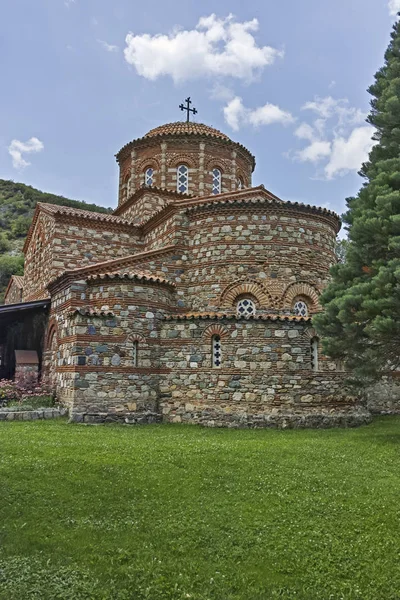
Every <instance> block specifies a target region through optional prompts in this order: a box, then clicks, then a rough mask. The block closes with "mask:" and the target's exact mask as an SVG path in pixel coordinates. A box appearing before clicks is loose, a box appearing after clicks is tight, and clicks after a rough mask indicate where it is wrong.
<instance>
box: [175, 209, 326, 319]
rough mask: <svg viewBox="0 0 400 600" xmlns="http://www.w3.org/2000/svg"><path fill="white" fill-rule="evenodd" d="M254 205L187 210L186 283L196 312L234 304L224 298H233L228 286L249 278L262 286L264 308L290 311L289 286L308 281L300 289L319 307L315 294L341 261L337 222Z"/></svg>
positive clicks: (313, 304)
mask: <svg viewBox="0 0 400 600" xmlns="http://www.w3.org/2000/svg"><path fill="white" fill-rule="evenodd" d="M250 206H251V207H250ZM250 206H249V205H247V204H243V205H242V206H240V207H231V206H229V205H228V206H226V205H223V206H221V207H215V208H211V209H206V208H204V209H199V210H196V211H195V210H192V211H190V212H189V213H188V215H189V216H190V227H189V231H188V240H189V249H188V250H189V255H190V261H189V263H188V266H187V271H186V276H185V284H186V286H187V297H188V301H189V302H190V303H191V306H192V308H193V310H215V309H218V308H220V307H221V306H225V308H229V302H228V303H226V302H225V295H227V296H228V297H229V298H231V297H232V294H231V293H230V291H229V286H231V287H234V286H235V285H236V284H237V285H238V286H240V284H241V283H242V282H243V281H245V280H248V281H251V282H255V283H256V284H257V286H258V287H259V294H258V296H259V298H261V297H262V298H263V301H262V302H261V305H263V308H269V309H277V310H279V309H284V308H285V309H288V310H290V308H291V306H290V298H286V297H285V294H289V296H292V295H293V294H292V293H291V292H290V293H289V287H290V286H292V287H293V286H294V285H296V284H299V283H302V284H306V286H303V289H302V290H300V288H299V289H298V291H299V293H301V294H303V295H304V294H305V295H306V296H309V298H308V303H309V304H310V305H311V308H312V309H313V310H317V309H318V305H317V302H316V301H315V298H317V297H318V296H319V294H320V292H321V291H322V289H323V287H324V286H325V284H326V282H327V280H328V277H329V268H330V266H331V265H332V264H334V263H335V261H336V257H335V254H334V245H335V237H336V236H335V229H334V226H333V223H330V222H329V220H328V219H325V218H323V217H321V216H320V215H318V214H312V213H309V214H307V212H306V211H304V212H300V211H298V212H297V213H296V212H295V211H290V209H288V208H286V207H284V206H282V207H280V206H279V205H278V203H276V204H273V205H269V204H265V205H264V206H263V205H262V204H259V205H254V206H253V205H250ZM307 286H308V289H307ZM295 289H296V288H293V290H292V291H293V292H295ZM233 296H234V294H233ZM231 306H232V304H231Z"/></svg>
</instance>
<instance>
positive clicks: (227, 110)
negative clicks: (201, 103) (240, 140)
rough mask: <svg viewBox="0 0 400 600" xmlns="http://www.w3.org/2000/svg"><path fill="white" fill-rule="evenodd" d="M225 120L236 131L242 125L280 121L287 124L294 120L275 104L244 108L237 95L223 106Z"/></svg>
mask: <svg viewBox="0 0 400 600" xmlns="http://www.w3.org/2000/svg"><path fill="white" fill-rule="evenodd" d="M224 117H225V121H226V122H227V123H228V125H230V127H232V129H234V130H235V131H237V130H238V129H239V128H240V127H241V126H242V125H248V124H250V125H253V127H259V126H260V125H271V124H272V123H282V125H288V124H289V123H292V122H293V121H294V118H293V117H292V115H291V114H290V113H289V112H287V111H284V110H282V109H281V108H279V106H276V105H275V104H270V103H268V102H267V103H266V104H264V106H259V107H258V108H254V109H252V108H246V107H245V106H244V104H243V101H242V99H241V98H240V97H239V96H236V97H235V98H233V99H232V100H231V101H230V102H228V104H227V105H226V106H225V107H224Z"/></svg>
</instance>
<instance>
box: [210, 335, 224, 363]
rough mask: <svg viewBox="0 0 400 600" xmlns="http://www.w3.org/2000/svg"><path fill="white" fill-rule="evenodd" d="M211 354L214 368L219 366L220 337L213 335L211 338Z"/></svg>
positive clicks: (220, 360)
mask: <svg viewBox="0 0 400 600" xmlns="http://www.w3.org/2000/svg"><path fill="white" fill-rule="evenodd" d="M211 352H212V359H211V363H212V366H213V367H214V368H218V367H220V366H221V362H222V354H221V337H220V336H219V335H213V336H212V338H211Z"/></svg>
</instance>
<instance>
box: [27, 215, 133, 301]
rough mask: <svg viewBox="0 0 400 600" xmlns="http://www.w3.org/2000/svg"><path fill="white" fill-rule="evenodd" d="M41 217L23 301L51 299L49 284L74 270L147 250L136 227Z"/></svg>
mask: <svg viewBox="0 0 400 600" xmlns="http://www.w3.org/2000/svg"><path fill="white" fill-rule="evenodd" d="M88 220H89V219H87V218H86V219H80V218H79V217H75V218H73V219H66V218H65V217H62V218H60V217H58V216H54V217H52V216H47V215H43V216H41V217H40V218H39V220H38V222H37V224H36V227H35V231H34V232H33V234H32V240H31V243H30V244H29V246H28V249H27V252H26V255H25V282H26V284H25V286H24V292H23V301H24V302H26V301H28V300H39V299H41V298H45V297H48V291H47V289H46V288H47V285H48V283H49V282H50V281H51V280H53V279H54V278H55V277H57V275H60V274H61V273H63V272H64V271H67V270H70V269H76V268H80V267H84V266H89V265H90V264H95V263H98V262H103V261H107V260H111V259H113V258H119V257H123V256H127V255H130V254H134V253H135V252H138V251H140V250H141V249H142V248H143V244H142V242H141V241H140V239H139V236H138V233H137V232H136V230H135V228H134V227H132V226H131V225H129V223H127V224H126V225H123V224H120V225H119V226H118V228H116V227H115V226H113V225H112V224H108V223H104V222H97V221H96V220H95V219H93V220H89V222H88Z"/></svg>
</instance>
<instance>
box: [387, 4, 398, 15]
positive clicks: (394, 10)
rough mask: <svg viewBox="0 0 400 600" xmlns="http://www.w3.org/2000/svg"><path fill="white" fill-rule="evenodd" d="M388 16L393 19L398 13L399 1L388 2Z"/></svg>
mask: <svg viewBox="0 0 400 600" xmlns="http://www.w3.org/2000/svg"><path fill="white" fill-rule="evenodd" d="M388 8H389V14H390V15H391V16H392V17H395V16H396V15H397V13H398V12H399V11H400V0H389V2H388Z"/></svg>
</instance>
